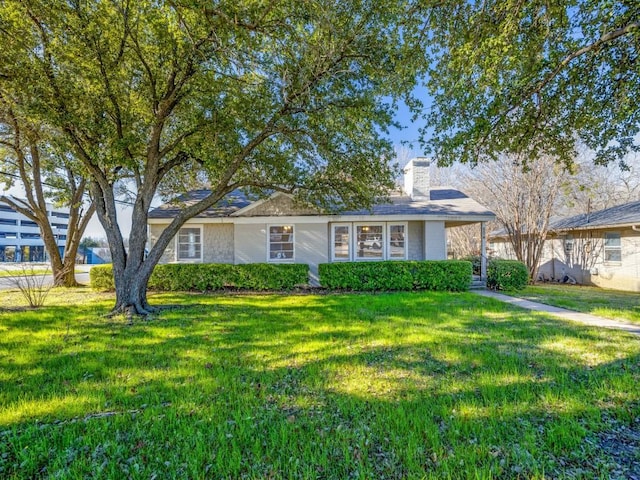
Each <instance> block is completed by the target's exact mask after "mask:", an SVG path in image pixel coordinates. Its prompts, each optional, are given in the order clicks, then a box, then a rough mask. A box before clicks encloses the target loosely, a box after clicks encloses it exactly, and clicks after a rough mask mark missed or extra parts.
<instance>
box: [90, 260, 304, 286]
mask: <svg viewBox="0 0 640 480" xmlns="http://www.w3.org/2000/svg"><path fill="white" fill-rule="evenodd" d="M90 278H91V286H92V287H93V288H94V289H96V290H113V289H114V284H113V271H112V266H111V265H100V266H97V267H93V268H92V269H91V273H90ZM308 281H309V266H308V265H305V264H269V263H253V264H246V265H230V264H222V263H193V264H165V265H156V267H155V269H154V270H153V274H152V275H151V278H150V279H149V289H151V290H163V291H200V292H204V291H211V290H222V289H224V288H237V289H242V290H278V291H280V290H291V289H293V288H295V287H297V286H300V285H307V284H308Z"/></svg>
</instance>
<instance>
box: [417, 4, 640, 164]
mask: <svg viewBox="0 0 640 480" xmlns="http://www.w3.org/2000/svg"><path fill="white" fill-rule="evenodd" d="M638 14H639V11H638V7H637V6H635V5H631V4H627V3H626V2H607V1H592V0H583V1H581V0H576V1H572V2H568V3H567V2H551V3H549V2H538V1H533V2H526V3H525V4H522V3H521V2H515V1H504V2H502V1H500V2H493V1H492V2H483V3H482V4H477V5H471V4H466V3H465V4H464V5H452V4H447V5H445V6H442V7H439V8H437V9H434V11H433V15H432V18H431V28H432V32H433V38H432V60H433V61H432V64H431V68H430V76H429V82H428V87H429V90H430V92H431V93H432V95H433V96H434V102H433V110H432V111H431V113H430V115H429V117H428V122H429V123H428V127H432V128H433V130H434V135H433V138H427V137H426V133H425V134H424V135H425V136H424V137H423V140H424V143H425V144H427V145H428V146H429V147H430V148H431V149H432V151H433V152H435V153H436V155H437V156H438V158H439V159H440V161H441V163H446V164H450V163H452V162H453V161H457V160H461V161H463V162H468V163H472V164H474V163H476V162H478V161H483V160H492V159H495V158H497V157H498V156H499V155H500V154H504V153H507V154H525V155H527V156H529V157H530V158H536V157H538V156H541V155H550V156H553V157H555V158H557V159H558V161H561V162H564V163H566V164H568V163H571V161H572V160H573V157H574V151H575V148H576V144H577V142H583V143H584V144H586V145H587V146H588V147H589V148H591V149H593V150H594V151H595V152H596V162H598V163H608V162H610V161H614V160H621V159H622V158H623V157H624V155H625V154H626V153H628V152H630V151H638V150H639V149H640V145H638V143H637V142H636V141H634V137H635V136H636V135H637V134H638V132H639V131H640V109H639V108H638V102H637V101H633V100H632V99H633V98H638V97H639V96H640V68H639V67H638V62H637V61H636V60H637V55H638V50H639V49H638V47H639V45H640V35H639V32H640V28H639V27H640V25H639V24H638V20H637V19H638Z"/></svg>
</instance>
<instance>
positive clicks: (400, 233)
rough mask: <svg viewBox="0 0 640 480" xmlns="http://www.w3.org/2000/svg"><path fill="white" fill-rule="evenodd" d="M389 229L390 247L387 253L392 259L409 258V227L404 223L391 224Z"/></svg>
mask: <svg viewBox="0 0 640 480" xmlns="http://www.w3.org/2000/svg"><path fill="white" fill-rule="evenodd" d="M388 228H389V236H388V238H389V245H388V247H387V252H388V253H389V258H390V259H397V260H404V259H405V258H407V248H406V247H407V244H406V240H405V239H406V232H407V226H406V224H404V223H390V224H389V225H388Z"/></svg>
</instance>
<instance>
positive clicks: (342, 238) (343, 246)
mask: <svg viewBox="0 0 640 480" xmlns="http://www.w3.org/2000/svg"><path fill="white" fill-rule="evenodd" d="M333 257H334V258H337V259H340V260H349V227H348V226H347V225H337V226H334V227H333Z"/></svg>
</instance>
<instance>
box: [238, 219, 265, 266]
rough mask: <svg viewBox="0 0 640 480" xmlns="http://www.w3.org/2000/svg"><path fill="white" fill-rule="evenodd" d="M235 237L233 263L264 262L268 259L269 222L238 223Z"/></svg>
mask: <svg viewBox="0 0 640 480" xmlns="http://www.w3.org/2000/svg"><path fill="white" fill-rule="evenodd" d="M235 228H236V231H235V235H234V237H233V245H234V259H233V263H235V264H240V263H264V262H266V261H267V224H266V223H260V224H255V223H252V224H248V225H245V224H236V225H235Z"/></svg>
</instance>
